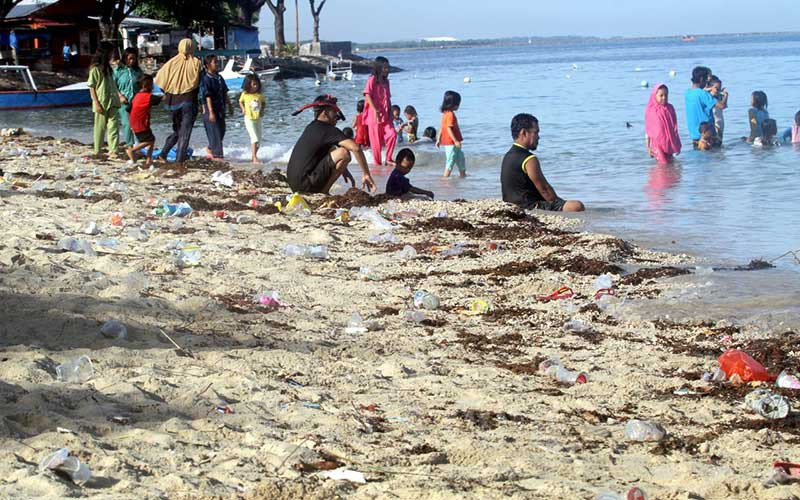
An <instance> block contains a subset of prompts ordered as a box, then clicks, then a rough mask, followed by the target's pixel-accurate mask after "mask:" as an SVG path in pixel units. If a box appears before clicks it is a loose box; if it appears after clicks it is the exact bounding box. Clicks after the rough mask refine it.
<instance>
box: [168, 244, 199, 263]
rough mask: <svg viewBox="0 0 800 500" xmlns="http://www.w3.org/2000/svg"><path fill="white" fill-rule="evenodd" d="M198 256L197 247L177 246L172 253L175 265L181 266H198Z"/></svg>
mask: <svg viewBox="0 0 800 500" xmlns="http://www.w3.org/2000/svg"><path fill="white" fill-rule="evenodd" d="M200 258H201V253H200V249H199V248H197V247H183V248H179V249H178V250H176V251H175V253H174V261H175V265H177V266H178V267H181V268H184V267H195V266H199V265H200Z"/></svg>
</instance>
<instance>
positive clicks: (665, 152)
mask: <svg viewBox="0 0 800 500" xmlns="http://www.w3.org/2000/svg"><path fill="white" fill-rule="evenodd" d="M644 133H645V143H646V144H647V153H648V154H649V155H650V156H651V157H652V158H655V159H656V161H657V162H658V163H659V164H660V165H664V164H667V163H672V160H673V156H674V155H677V154H680V152H681V138H680V136H678V118H677V116H676V115H675V108H674V107H672V104H670V103H669V89H668V88H667V86H666V85H664V84H663V83H659V84H658V85H656V86H655V88H653V92H652V94H650V101H649V102H648V103H647V109H646V110H645V113H644Z"/></svg>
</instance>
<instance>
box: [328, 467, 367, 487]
mask: <svg viewBox="0 0 800 500" xmlns="http://www.w3.org/2000/svg"><path fill="white" fill-rule="evenodd" d="M319 475H320V476H322V477H326V478H328V479H333V480H336V481H350V482H351V483H359V484H367V480H366V478H365V477H364V474H362V473H360V472H358V471H354V470H349V469H335V470H327V471H324V472H320V473H319Z"/></svg>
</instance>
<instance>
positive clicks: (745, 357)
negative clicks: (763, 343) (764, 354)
mask: <svg viewBox="0 0 800 500" xmlns="http://www.w3.org/2000/svg"><path fill="white" fill-rule="evenodd" d="M717 361H718V362H719V367H720V368H721V369H722V371H723V372H725V375H726V376H727V377H728V378H729V379H730V378H732V377H733V376H734V375H738V376H739V377H740V378H741V380H742V382H753V381H760V382H772V381H773V380H775V377H774V376H772V375H770V374H769V373H768V372H767V369H766V368H764V365H762V364H761V363H759V362H758V361H756V360H755V359H753V358H752V357H750V355H749V354H747V353H745V352H743V351H740V350H738V349H730V350H728V351H725V352H724V353H723V354H722V355H721V356H720V357H719V359H718V360H717Z"/></svg>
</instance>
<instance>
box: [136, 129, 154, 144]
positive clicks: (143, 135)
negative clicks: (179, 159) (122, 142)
mask: <svg viewBox="0 0 800 500" xmlns="http://www.w3.org/2000/svg"><path fill="white" fill-rule="evenodd" d="M133 135H135V136H136V143H137V144H141V143H143V142H156V136H154V135H153V131H152V130H150V129H147V130H143V131H141V132H134V133H133Z"/></svg>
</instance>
